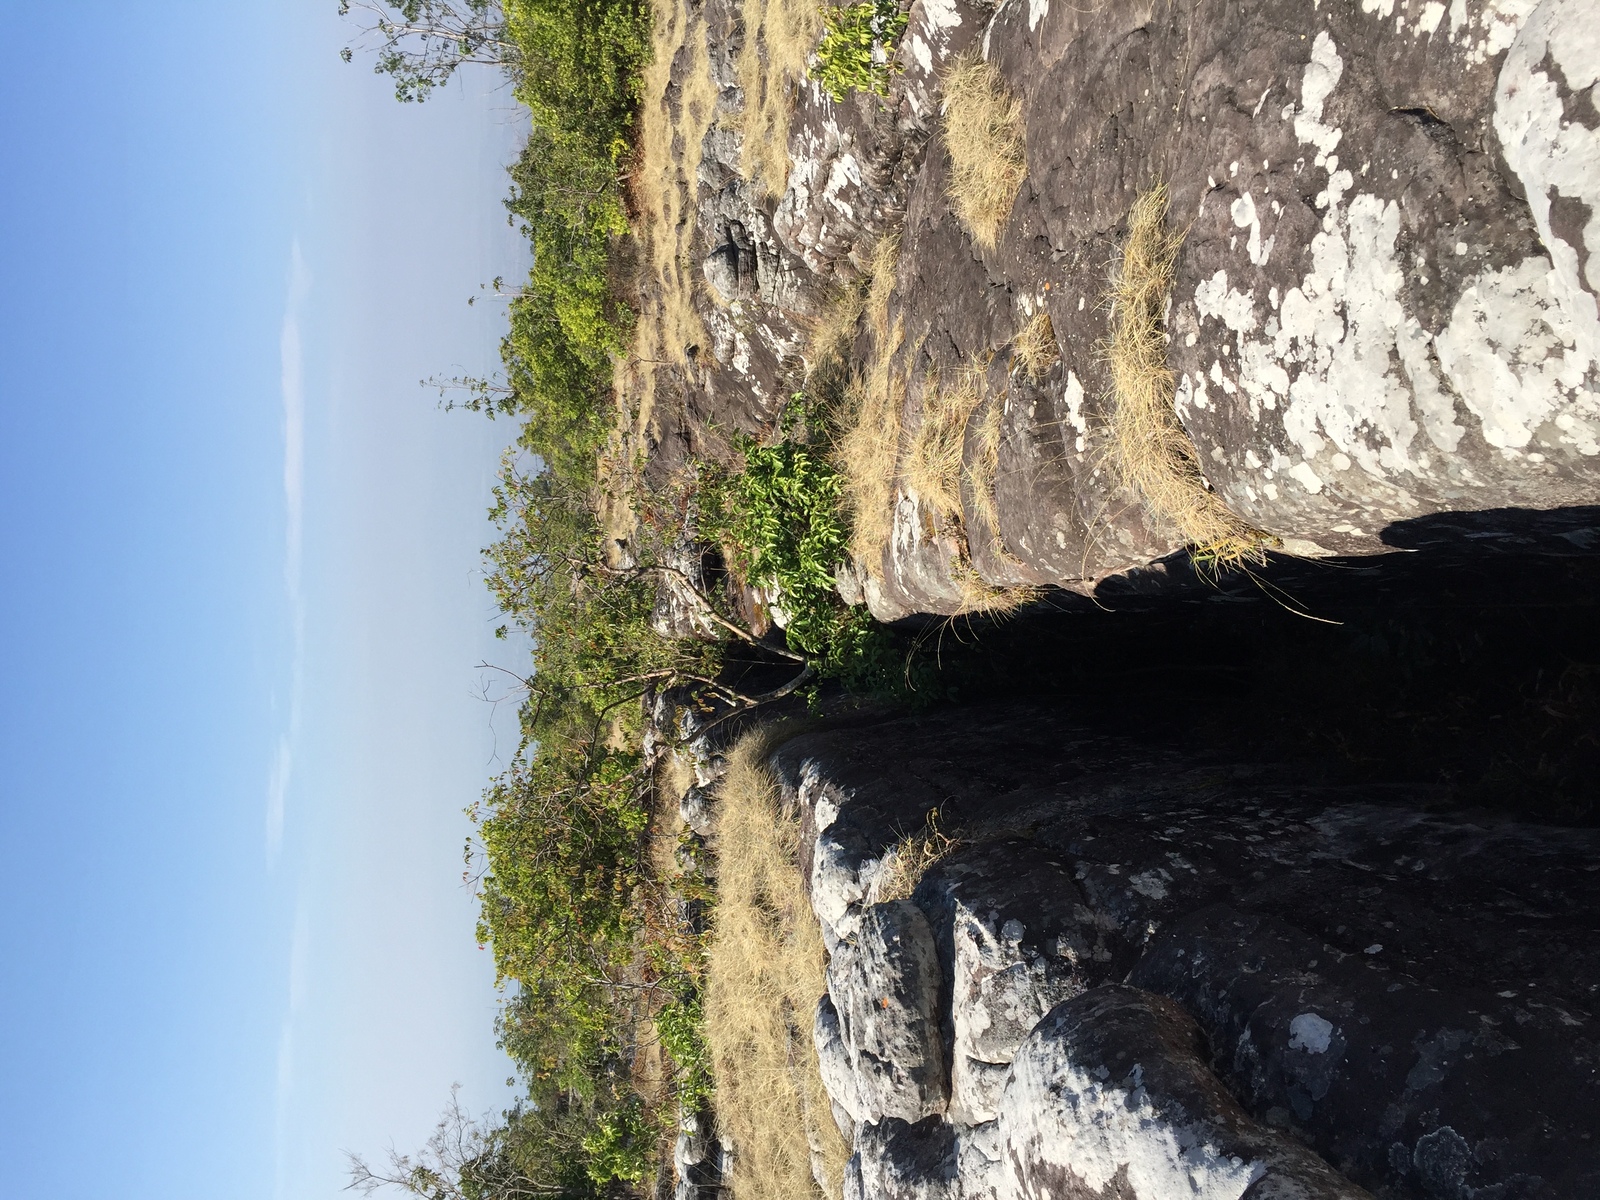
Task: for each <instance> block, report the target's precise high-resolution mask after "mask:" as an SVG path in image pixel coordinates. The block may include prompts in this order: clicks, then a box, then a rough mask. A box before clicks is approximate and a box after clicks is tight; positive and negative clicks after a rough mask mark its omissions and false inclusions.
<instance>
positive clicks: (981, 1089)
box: [916, 838, 1130, 1125]
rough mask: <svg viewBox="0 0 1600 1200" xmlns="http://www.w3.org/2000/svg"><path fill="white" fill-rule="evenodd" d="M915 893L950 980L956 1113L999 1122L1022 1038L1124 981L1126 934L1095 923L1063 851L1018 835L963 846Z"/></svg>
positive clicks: (966, 1119)
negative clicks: (1110, 983)
mask: <svg viewBox="0 0 1600 1200" xmlns="http://www.w3.org/2000/svg"><path fill="white" fill-rule="evenodd" d="M916 899H917V901H918V903H920V904H921V905H922V906H923V907H924V908H925V909H926V910H927V911H928V913H929V914H930V917H931V920H932V922H933V925H934V928H935V930H936V931H937V933H936V936H937V937H938V938H939V940H940V958H941V961H942V964H943V966H944V969H945V973H946V975H947V976H948V977H949V979H950V981H951V984H950V992H951V1000H950V1011H951V1035H952V1038H951V1067H950V1119H951V1120H953V1121H958V1122H961V1123H963V1124H969V1125H977V1124H982V1123H984V1122H988V1121H992V1120H994V1118H995V1116H996V1115H997V1113H998V1108H997V1105H998V1103H999V1099H1000V1090H1001V1088H1002V1087H1003V1086H1004V1083H1005V1078H1006V1068H1007V1066H1008V1065H1009V1064H1010V1062H1011V1059H1012V1057H1013V1056H1014V1055H1015V1054H1016V1051H1017V1047H1018V1046H1020V1045H1021V1044H1022V1040H1023V1039H1024V1038H1025V1037H1027V1036H1028V1033H1029V1031H1031V1030H1032V1029H1033V1027H1034V1026H1035V1025H1036V1024H1037V1023H1038V1022H1039V1020H1040V1018H1041V1017H1043V1016H1044V1015H1045V1013H1047V1012H1049V1011H1050V1010H1051V1009H1052V1008H1054V1007H1055V1006H1056V1005H1057V1004H1058V1003H1059V1002H1061V1001H1062V1000H1065V999H1068V998H1069V997H1071V996H1073V995H1076V994H1077V993H1078V992H1080V991H1082V990H1083V989H1084V988H1085V987H1086V986H1093V985H1094V984H1096V983H1100V982H1104V981H1105V980H1107V979H1110V978H1120V976H1121V974H1122V972H1124V971H1125V970H1126V969H1127V968H1126V963H1127V962H1128V960H1129V957H1130V956H1129V954H1128V953H1127V950H1126V939H1125V938H1123V937H1121V929H1120V927H1119V926H1117V925H1116V923H1114V922H1110V921H1104V920H1101V921H1099V922H1098V923H1097V922H1096V920H1095V918H1094V915H1093V913H1092V912H1091V910H1090V909H1089V908H1088V907H1086V906H1085V904H1084V901H1083V897H1082V896H1081V895H1080V893H1079V891H1078V889H1077V887H1076V885H1075V884H1074V883H1073V881H1072V877H1071V875H1070V873H1069V872H1068V871H1067V869H1066V868H1065V866H1064V865H1063V863H1062V862H1061V861H1060V859H1059V858H1058V857H1056V856H1053V855H1052V854H1051V852H1049V851H1046V850H1041V849H1040V848H1039V847H1037V846H1033V845H1030V844H1029V843H1027V842H1023V841H1019V840H1017V839H1013V838H1006V839H1002V840H1000V841H997V842H989V843H983V844H980V845H977V846H973V847H963V848H961V849H958V850H956V851H955V852H954V853H953V854H951V855H950V856H949V857H948V858H946V859H945V860H944V861H942V862H940V863H939V864H938V865H937V866H936V867H935V868H934V869H933V870H932V871H931V872H930V873H929V875H928V876H927V878H925V879H924V880H923V882H922V884H921V886H920V887H919V888H918V889H917V893H916ZM1108 937H1109V938H1110V939H1111V941H1110V943H1109V944H1108V942H1107V939H1108Z"/></svg>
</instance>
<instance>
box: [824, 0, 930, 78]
mask: <svg viewBox="0 0 1600 1200" xmlns="http://www.w3.org/2000/svg"><path fill="white" fill-rule="evenodd" d="M908 20H909V18H908V17H907V15H906V14H905V13H903V12H901V11H900V6H899V4H898V3H897V0H862V2H861V3H859V4H846V5H840V6H838V7H835V8H828V9H825V10H824V11H823V14H822V23H823V28H824V32H823V35H822V41H821V42H820V43H819V44H818V46H817V65H816V67H815V69H814V70H813V71H812V78H813V79H815V80H816V81H817V82H818V83H820V84H821V85H822V86H823V88H824V90H826V91H827V93H828V94H829V95H830V96H832V97H833V98H834V99H835V100H843V99H844V98H845V97H846V96H848V95H849V94H850V93H851V92H871V93H872V94H873V95H876V96H887V95H888V94H889V81H890V79H891V77H892V76H893V74H894V72H896V71H898V70H899V69H900V67H899V64H898V63H897V62H896V61H895V58H894V54H895V50H896V49H897V48H898V47H899V45H900V38H901V36H902V35H903V34H904V33H905V31H906V24H907V22H908Z"/></svg>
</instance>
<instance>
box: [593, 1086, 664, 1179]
mask: <svg viewBox="0 0 1600 1200" xmlns="http://www.w3.org/2000/svg"><path fill="white" fill-rule="evenodd" d="M658 1134H659V1129H658V1127H657V1126H656V1125H655V1124H654V1123H653V1122H651V1121H650V1120H649V1119H648V1118H647V1117H646V1116H645V1113H644V1106H643V1105H641V1104H640V1103H639V1102H638V1101H637V1100H630V1101H628V1102H626V1103H624V1104H621V1105H619V1106H618V1107H617V1108H614V1109H612V1110H611V1111H610V1112H608V1113H605V1114H604V1115H602V1116H601V1117H600V1119H599V1120H598V1121H596V1122H595V1126H594V1132H592V1133H591V1134H589V1136H588V1137H586V1138H584V1140H583V1149H584V1152H585V1153H586V1154H587V1155H588V1159H589V1161H588V1166H587V1170H588V1173H589V1179H590V1180H591V1181H592V1182H593V1183H595V1184H597V1185H599V1186H601V1187H604V1186H605V1185H606V1184H608V1183H610V1182H611V1181H612V1180H614V1179H620V1180H622V1181H623V1182H624V1183H631V1184H635V1185H638V1184H641V1183H643V1182H644V1181H645V1180H646V1179H648V1178H650V1176H652V1175H654V1174H655V1162H654V1161H653V1160H654V1156H655V1150H656V1145H657V1141H658Z"/></svg>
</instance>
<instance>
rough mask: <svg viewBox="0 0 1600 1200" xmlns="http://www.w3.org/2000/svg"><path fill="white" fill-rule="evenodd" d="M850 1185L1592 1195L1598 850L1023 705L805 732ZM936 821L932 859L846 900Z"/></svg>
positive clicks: (1565, 834) (791, 763) (828, 1050)
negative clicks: (937, 841) (910, 878)
mask: <svg viewBox="0 0 1600 1200" xmlns="http://www.w3.org/2000/svg"><path fill="white" fill-rule="evenodd" d="M772 762H773V767H774V770H775V771H776V772H777V774H778V776H779V777H780V778H781V780H782V781H783V786H784V788H785V790H786V793H787V795H788V796H789V797H790V801H791V803H792V804H793V805H794V806H795V807H796V809H797V811H798V812H799V813H800V814H801V818H802V822H803V826H804V828H805V829H806V830H807V831H808V840H809V844H810V847H811V849H810V861H809V872H808V873H809V878H810V887H811V897H812V901H813V907H814V909H815V911H816V914H817V917H818V920H819V921H820V922H821V923H822V927H823V931H824V936H825V938H826V940H827V942H828V944H829V946H830V951H831V953H830V960H831V961H830V967H829V971H828V993H827V995H825V996H824V997H822V998H821V1001H820V1003H819V1008H818V1013H817V1018H816V1023H815V1036H816V1042H817V1049H818V1054H819V1057H820V1059H821V1062H822V1064H823V1078H824V1082H825V1084H826V1086H827V1088H828V1090H829V1094H830V1096H831V1097H832V1099H833V1102H834V1115H835V1118H836V1119H837V1120H838V1121H839V1122H840V1124H841V1129H842V1130H843V1131H844V1132H845V1134H846V1136H847V1137H851V1138H853V1140H854V1145H855V1150H856V1157H855V1159H854V1160H853V1165H852V1180H853V1182H852V1183H850V1184H848V1185H847V1195H850V1194H855V1195H860V1196H867V1197H886V1198H891V1200H892V1198H898V1197H911V1196H916V1197H948V1198H951V1200H955V1198H958V1197H995V1198H1002V1197H1005V1198H1009V1197H1029V1198H1037V1200H1048V1198H1059V1197H1062V1196H1097V1197H1098V1196H1106V1197H1113V1196H1114V1197H1121V1198H1124V1200H1136V1198H1137V1200H1156V1198H1165V1197H1173V1196H1204V1197H1230V1198H1234V1197H1251V1198H1252V1200H1256V1198H1262V1197H1268V1196H1271V1197H1318V1198H1322V1197H1327V1198H1330V1200H1331V1198H1333V1197H1352V1198H1353V1197H1360V1196H1365V1195H1368V1194H1371V1195H1374V1196H1378V1197H1395V1198H1399V1197H1408V1198H1409V1197H1416V1198H1419V1200H1420V1198H1423V1197H1428V1198H1433V1197H1439V1198H1443V1197H1490V1196H1494V1197H1508V1198H1509V1197H1513V1196H1516V1197H1527V1198H1530V1200H1531V1198H1533V1197H1552V1198H1553V1197H1570V1196H1580V1195H1590V1194H1595V1193H1596V1192H1597V1191H1600V1143H1597V1141H1596V1135H1597V1131H1600V1084H1597V1074H1596V1072H1597V1069H1600V1046H1597V1043H1596V1040H1595V1030H1596V1028H1597V1026H1596V1021H1595V1016H1596V1001H1597V997H1600V869H1596V866H1595V864H1596V863H1597V862H1600V834H1597V833H1595V832H1593V831H1587V830H1571V829H1558V828H1552V827H1541V826H1533V825H1527V824H1522V823H1518V822H1516V821H1511V820H1508V819H1505V818H1502V817H1493V816H1486V815H1482V814H1460V813H1453V814H1452V813H1430V812H1428V811H1426V810H1425V803H1424V802H1425V801H1426V800H1427V799H1428V797H1427V796H1425V795H1423V794H1420V793H1419V792H1417V791H1415V790H1411V791H1408V790H1406V789H1378V788H1348V787H1333V786H1330V785H1327V784H1324V783H1320V782H1318V781H1317V780H1316V779H1314V778H1308V777H1307V776H1306V773H1305V772H1304V771H1301V770H1290V769H1285V768H1281V767H1272V766H1263V765H1260V764H1252V763H1241V762H1235V761H1229V760H1228V759H1227V758H1226V757H1225V756H1213V757H1212V758H1211V759H1210V760H1209V761H1208V760H1206V759H1205V758H1204V757H1203V756H1200V757H1197V756H1196V755H1195V754H1194V753H1193V752H1192V751H1188V750H1181V749H1179V748H1168V749H1153V748H1151V747H1149V746H1144V745H1140V744H1137V743H1134V742H1130V741H1126V740H1123V739H1119V738H1113V737H1108V736H1105V735H1100V734H1093V733H1089V732H1086V731H1085V730H1084V729H1082V728H1081V727H1079V726H1077V725H1075V724H1074V723H1073V721H1071V720H1069V719H1068V718H1067V717H1066V716H1065V715H1064V714H1063V713H1061V712H1058V711H1052V710H1050V709H1044V710H1040V709H1037V708H1019V707H1000V708H984V709H977V710H965V711H963V710H955V711H951V712H946V713H944V714H941V715H938V716H932V717H922V718H916V717H902V718H897V719H891V720H884V721H879V722H877V723H871V722H862V723H855V724H852V725H847V726H844V727H841V728H835V729H832V730H829V731H821V732H811V733H803V734H801V735H799V736H796V737H794V738H792V739H791V740H789V741H788V742H786V743H784V744H783V745H781V746H780V747H779V748H778V750H777V751H776V753H775V754H774V756H773V760H772ZM933 810H937V811H938V813H939V820H940V824H941V827H943V828H946V829H950V830H955V831H957V833H958V844H957V845H956V846H955V848H954V849H953V850H951V851H950V852H949V853H948V854H947V855H946V856H945V857H944V858H943V859H942V860H940V861H938V862H936V863H935V864H934V865H933V866H932V867H931V868H930V869H929V870H927V872H926V874H925V875H924V876H923V877H922V879H921V880H920V882H919V883H918V884H917V886H916V889H915V891H914V893H913V895H912V898H911V899H910V900H889V901H884V902H875V900H874V893H875V888H876V887H877V885H878V883H879V881H880V879H881V877H882V875H883V873H884V871H885V870H886V867H887V863H888V861H889V859H890V858H891V857H892V856H893V854H894V853H895V851H894V849H893V847H894V846H895V844H896V842H897V840H898V839H899V838H900V837H901V836H902V834H903V833H904V832H905V831H907V830H913V829H916V828H918V827H920V826H921V825H922V823H923V822H924V820H925V819H926V816H927V814H928V813H929V812H930V811H933Z"/></svg>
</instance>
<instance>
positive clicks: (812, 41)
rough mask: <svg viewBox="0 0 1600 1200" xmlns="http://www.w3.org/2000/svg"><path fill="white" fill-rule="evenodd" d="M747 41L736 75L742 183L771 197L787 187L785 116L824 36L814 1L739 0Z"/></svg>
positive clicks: (790, 109)
mask: <svg viewBox="0 0 1600 1200" xmlns="http://www.w3.org/2000/svg"><path fill="white" fill-rule="evenodd" d="M740 11H741V15H742V16H743V18H744V29H745V41H744V47H743V49H741V50H740V51H739V58H738V61H737V63H736V70H737V72H738V76H739V87H740V89H741V90H742V91H743V93H744V97H745V111H744V117H743V125H744V152H743V153H744V158H743V161H742V162H741V163H740V169H741V170H742V172H743V174H744V176H745V178H746V179H749V180H750V181H751V182H753V183H755V184H756V185H757V187H758V188H759V189H760V190H761V191H762V192H764V193H765V194H767V195H769V196H779V195H782V194H783V189H784V187H785V186H787V184H788V182H789V117H790V114H791V113H792V112H793V111H794V102H795V94H796V91H797V89H798V88H799V86H800V82H801V80H802V79H804V77H805V71H806V58H807V57H808V56H809V55H810V53H811V51H812V49H813V48H814V47H815V46H816V44H817V39H818V38H820V37H821V36H822V31H823V13H822V9H821V8H820V7H819V6H818V4H817V3H816V0H743V3H742V4H741V5H740Z"/></svg>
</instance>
